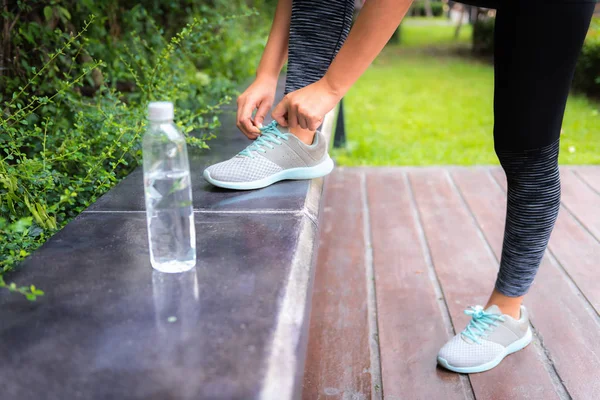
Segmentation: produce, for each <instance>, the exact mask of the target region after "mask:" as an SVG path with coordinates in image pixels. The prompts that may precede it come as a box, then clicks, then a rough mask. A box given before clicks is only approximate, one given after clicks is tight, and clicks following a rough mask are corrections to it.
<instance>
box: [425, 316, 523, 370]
mask: <svg viewBox="0 0 600 400" xmlns="http://www.w3.org/2000/svg"><path fill="white" fill-rule="evenodd" d="M532 339H533V334H532V333H531V327H528V328H527V333H525V336H523V337H522V338H521V339H519V340H517V341H515V342H513V343H511V344H510V345H509V346H508V347H506V348H505V350H504V352H503V353H501V354H499V355H498V357H496V358H495V359H493V360H492V361H489V362H487V363H485V364H482V365H477V366H474V367H454V366H452V365H450V364H449V363H448V361H446V360H445V359H444V358H442V357H438V359H437V361H438V364H440V365H441V366H442V367H444V368H446V369H448V370H450V371H453V372H458V373H460V374H475V373H478V372H485V371H489V370H490V369H492V368H494V367H496V366H497V365H498V364H500V362H501V361H502V360H504V357H506V356H508V355H509V354H512V353H516V352H517V351H519V350H522V349H524V348H525V347H527V345H528V344H529V343H531V340H532Z"/></svg>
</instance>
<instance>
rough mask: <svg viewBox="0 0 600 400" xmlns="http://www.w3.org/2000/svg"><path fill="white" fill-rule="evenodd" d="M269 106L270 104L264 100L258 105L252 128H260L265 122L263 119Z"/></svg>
mask: <svg viewBox="0 0 600 400" xmlns="http://www.w3.org/2000/svg"><path fill="white" fill-rule="evenodd" d="M271 106H272V104H271V103H270V102H268V101H266V100H265V101H263V102H262V103H260V105H259V106H258V110H257V111H256V115H255V116H254V126H256V127H257V128H260V127H262V125H263V122H264V121H265V117H266V116H267V113H268V112H269V110H270V109H271Z"/></svg>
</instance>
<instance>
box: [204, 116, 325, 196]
mask: <svg viewBox="0 0 600 400" xmlns="http://www.w3.org/2000/svg"><path fill="white" fill-rule="evenodd" d="M332 170H333V161H332V160H331V158H330V157H329V154H328V153H327V141H326V140H325V138H324V137H323V135H322V134H321V132H319V131H317V132H316V133H315V138H314V141H313V143H312V144H311V145H307V144H305V143H303V142H302V141H300V139H298V138H297V137H296V136H295V135H293V134H291V133H289V130H288V129H287V128H284V127H282V126H281V125H278V124H277V122H275V121H273V122H271V123H270V124H269V125H266V126H265V127H263V128H261V135H260V137H258V139H256V140H255V141H254V142H253V143H252V144H251V145H250V146H248V147H246V149H244V150H243V151H241V152H240V153H239V154H237V155H236V156H235V157H233V158H231V159H229V160H227V161H223V162H220V163H218V164H215V165H212V166H210V167H208V168H206V170H204V179H206V180H207V181H208V182H210V183H211V184H213V185H215V186H218V187H221V188H226V189H236V190H250V189H260V188H264V187H267V186H269V185H272V184H273V183H275V182H279V181H282V180H286V179H313V178H320V177H322V176H325V175H327V174H329V173H330V172H331V171H332Z"/></svg>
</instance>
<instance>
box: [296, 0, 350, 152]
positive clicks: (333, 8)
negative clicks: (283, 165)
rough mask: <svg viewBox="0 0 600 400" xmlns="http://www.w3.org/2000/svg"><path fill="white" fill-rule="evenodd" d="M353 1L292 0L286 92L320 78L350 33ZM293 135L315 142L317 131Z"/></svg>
mask: <svg viewBox="0 0 600 400" xmlns="http://www.w3.org/2000/svg"><path fill="white" fill-rule="evenodd" d="M353 12H354V0H328V1H320V0H293V3H292V20H291V23H290V40H289V46H288V66H287V77H286V81H285V93H286V94H287V93H290V92H293V91H295V90H298V89H302V88H303V87H305V86H308V85H310V84H311V83H314V82H316V81H318V80H319V79H321V78H322V77H323V76H324V75H325V72H327V69H328V68H329V65H330V64H331V62H332V61H333V59H334V57H335V55H336V54H337V52H338V51H339V50H340V48H341V47H342V44H344V41H345V40H346V38H347V37H348V34H349V33H350V26H351V25H352V16H353ZM292 133H294V134H295V135H296V136H298V137H299V138H300V139H301V140H302V141H303V142H304V143H312V140H313V137H314V132H312V131H309V130H305V129H302V128H300V127H298V128H297V129H293V130H292Z"/></svg>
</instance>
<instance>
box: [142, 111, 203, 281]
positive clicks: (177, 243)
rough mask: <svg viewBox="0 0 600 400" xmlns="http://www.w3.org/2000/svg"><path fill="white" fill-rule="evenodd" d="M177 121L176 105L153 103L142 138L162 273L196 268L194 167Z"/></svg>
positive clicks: (152, 237)
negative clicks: (189, 159) (175, 114)
mask: <svg viewBox="0 0 600 400" xmlns="http://www.w3.org/2000/svg"><path fill="white" fill-rule="evenodd" d="M173 117H174V112H173V103H169V102H153V103H150V105H149V106H148V120H149V124H148V130H147V131H146V134H145V135H144V139H143V155H144V194H145V198H146V220H147V224H148V241H149V244H150V261H151V263H152V267H154V268H155V269H156V270H158V271H162V272H183V271H188V270H190V269H192V268H193V267H194V266H195V265H196V229H195V226H194V209H193V206H192V187H191V181H190V165H189V161H188V155H187V148H186V145H185V137H184V136H183V134H182V133H181V132H179V130H178V129H177V126H176V125H175V124H174V123H173Z"/></svg>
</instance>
